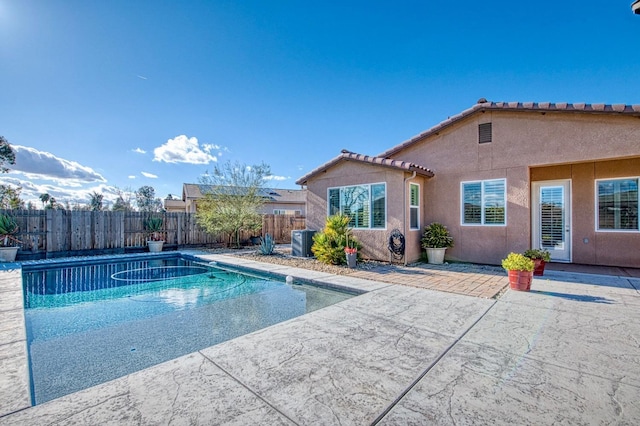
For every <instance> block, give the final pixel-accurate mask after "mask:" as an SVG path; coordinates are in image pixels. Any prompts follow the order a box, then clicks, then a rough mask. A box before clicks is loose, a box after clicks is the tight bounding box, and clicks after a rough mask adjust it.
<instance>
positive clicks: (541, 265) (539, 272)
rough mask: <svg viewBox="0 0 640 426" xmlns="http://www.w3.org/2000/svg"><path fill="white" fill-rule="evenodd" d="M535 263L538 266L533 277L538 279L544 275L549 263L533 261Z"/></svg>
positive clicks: (539, 260)
mask: <svg viewBox="0 0 640 426" xmlns="http://www.w3.org/2000/svg"><path fill="white" fill-rule="evenodd" d="M533 263H535V265H536V267H535V269H534V270H533V275H535V276H538V277H539V276H541V275H544V265H546V264H547V262H545V261H544V260H542V259H533Z"/></svg>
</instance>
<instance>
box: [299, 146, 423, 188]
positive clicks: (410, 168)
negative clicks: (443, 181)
mask: <svg viewBox="0 0 640 426" xmlns="http://www.w3.org/2000/svg"><path fill="white" fill-rule="evenodd" d="M341 161H357V162H361V163H368V164H372V165H377V166H382V167H390V168H394V169H398V170H404V171H407V172H416V173H417V174H419V175H422V176H426V177H433V176H434V174H433V172H432V171H431V170H429V169H428V168H426V167H423V166H420V165H418V164H415V163H411V162H408V161H401V160H394V159H392V158H384V157H372V156H369V155H364V154H357V153H355V152H351V151H348V150H346V149H343V150H342V152H341V153H340V155H338V156H337V157H334V158H333V159H331V160H329V161H327V162H326V163H324V164H323V165H321V166H320V167H317V168H315V169H314V170H312V171H311V172H309V173H307V174H306V175H304V176H302V177H301V178H300V179H298V180H297V181H296V184H297V185H304V184H306V182H307V181H308V180H309V179H310V178H311V177H313V176H315V175H316V174H318V173H322V172H324V171H326V170H327V169H330V168H331V167H333V166H335V165H336V164H338V163H339V162H341Z"/></svg>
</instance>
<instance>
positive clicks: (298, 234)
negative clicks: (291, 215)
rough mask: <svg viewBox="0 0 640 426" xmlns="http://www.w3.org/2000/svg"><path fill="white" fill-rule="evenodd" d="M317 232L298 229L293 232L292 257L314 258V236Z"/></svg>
mask: <svg viewBox="0 0 640 426" xmlns="http://www.w3.org/2000/svg"><path fill="white" fill-rule="evenodd" d="M315 233H316V231H312V230H311V229H298V230H295V231H291V256H297V257H313V253H312V252H311V246H312V245H313V234H315Z"/></svg>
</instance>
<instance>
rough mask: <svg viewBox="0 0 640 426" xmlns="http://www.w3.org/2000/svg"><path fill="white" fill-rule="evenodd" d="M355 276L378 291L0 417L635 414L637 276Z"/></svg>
mask: <svg viewBox="0 0 640 426" xmlns="http://www.w3.org/2000/svg"><path fill="white" fill-rule="evenodd" d="M211 256H212V257H210V256H208V255H207V259H211V260H213V261H218V262H220V263H223V264H225V265H226V264H228V263H231V264H240V266H245V267H247V266H248V267H250V266H252V265H255V266H257V267H259V268H258V269H260V270H267V271H269V270H271V271H273V270H274V268H275V270H277V273H279V274H287V275H291V276H292V277H293V276H295V275H296V274H302V275H303V277H305V278H312V279H317V280H321V279H322V277H321V275H322V274H321V273H317V275H316V274H315V273H311V272H310V271H308V270H296V269H295V268H288V267H282V266H277V265H267V264H264V263H260V262H256V263H255V264H253V263H251V262H248V261H244V260H242V259H240V260H238V259H237V258H231V257H228V256H224V255H211ZM216 256H220V257H216ZM329 280H330V281H331V282H332V283H334V284H337V285H342V284H345V285H348V282H349V281H351V279H350V277H349V276H341V277H338V276H333V277H331V278H329ZM354 286H355V287H362V283H361V282H359V281H357V280H354ZM365 286H370V287H376V286H377V287H378V288H377V289H376V290H373V291H369V292H367V293H365V294H362V295H361V296H358V297H354V298H350V299H348V300H345V301H342V302H340V303H337V304H335V305H331V306H328V307H326V308H323V309H319V310H317V311H314V312H311V313H309V314H306V315H302V316H301V317H297V318H294V319H291V320H288V321H285V322H283V323H279V324H276V325H273V326H270V327H267V328H265V329H262V330H259V331H256V332H254V333H250V334H248V335H244V336H241V337H238V338H236V339H232V340H229V341H226V342H223V343H220V344H218V345H215V346H212V347H209V348H206V349H204V350H201V351H198V352H194V353H192V354H189V355H187V356H183V357H180V358H177V359H174V360H172V361H168V362H165V363H163V364H159V365H156V366H154V367H151V368H148V369H146V370H142V371H139V372H136V373H132V374H130V375H128V376H125V377H122V378H120V379H116V380H112V381H110V382H107V383H104V384H102V385H98V386H95V387H92V388H89V389H85V390H84V391H80V392H77V393H75V394H71V395H67V396H65V397H62V398H59V399H56V400H52V401H49V402H47V403H44V404H41V405H38V406H36V407H32V408H29V409H26V410H22V411H19V412H16V413H13V414H11V415H8V416H4V417H3V416H0V425H4V424H7V425H12V426H16V425H32V424H61V423H62V424H106V423H109V424H174V423H181V424H182V423H184V424H238V425H243V424H286V425H290V424H338V423H339V424H389V425H391V424H425V423H434V424H439V423H453V422H454V421H459V422H460V423H469V422H478V423H483V424H485V423H486V424H551V423H557V422H560V423H571V424H587V423H602V424H608V423H611V422H612V421H613V422H616V423H620V424H633V419H637V418H639V417H640V404H639V403H638V402H637V395H638V390H640V373H639V371H640V369H639V368H638V366H640V358H638V357H637V354H638V351H637V346H636V343H635V341H634V340H633V339H629V338H627V337H626V334H627V333H630V335H638V333H640V323H638V322H635V321H628V319H629V318H628V317H629V316H631V317H632V318H639V317H638V312H640V311H638V307H640V278H628V277H624V278H623V277H614V276H606V275H601V276H598V275H587V274H568V273H550V274H549V275H548V276H547V275H546V274H545V277H541V278H534V284H533V286H532V287H534V288H535V291H534V290H533V289H532V291H531V292H530V293H529V292H518V291H511V290H507V292H506V293H505V294H504V295H502V296H501V297H500V298H498V299H484V298H479V297H473V296H469V295H460V294H453V293H445V292H440V291H433V290H429V289H423V288H413V287H410V286H406V285H396V284H389V283H377V284H376V283H371V284H366V285H365ZM616 331H618V333H616ZM620 331H624V333H622V334H621V333H619V332H620ZM585 335H587V336H589V344H588V345H585V344H584V342H585V338H584V336H585Z"/></svg>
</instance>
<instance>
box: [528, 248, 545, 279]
mask: <svg viewBox="0 0 640 426" xmlns="http://www.w3.org/2000/svg"><path fill="white" fill-rule="evenodd" d="M524 255H525V256H526V257H528V258H529V259H531V260H533V263H534V264H535V267H534V269H533V275H536V276H541V275H543V274H544V265H546V264H547V262H548V261H549V260H551V253H549V250H544V249H529V250H525V252H524Z"/></svg>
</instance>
